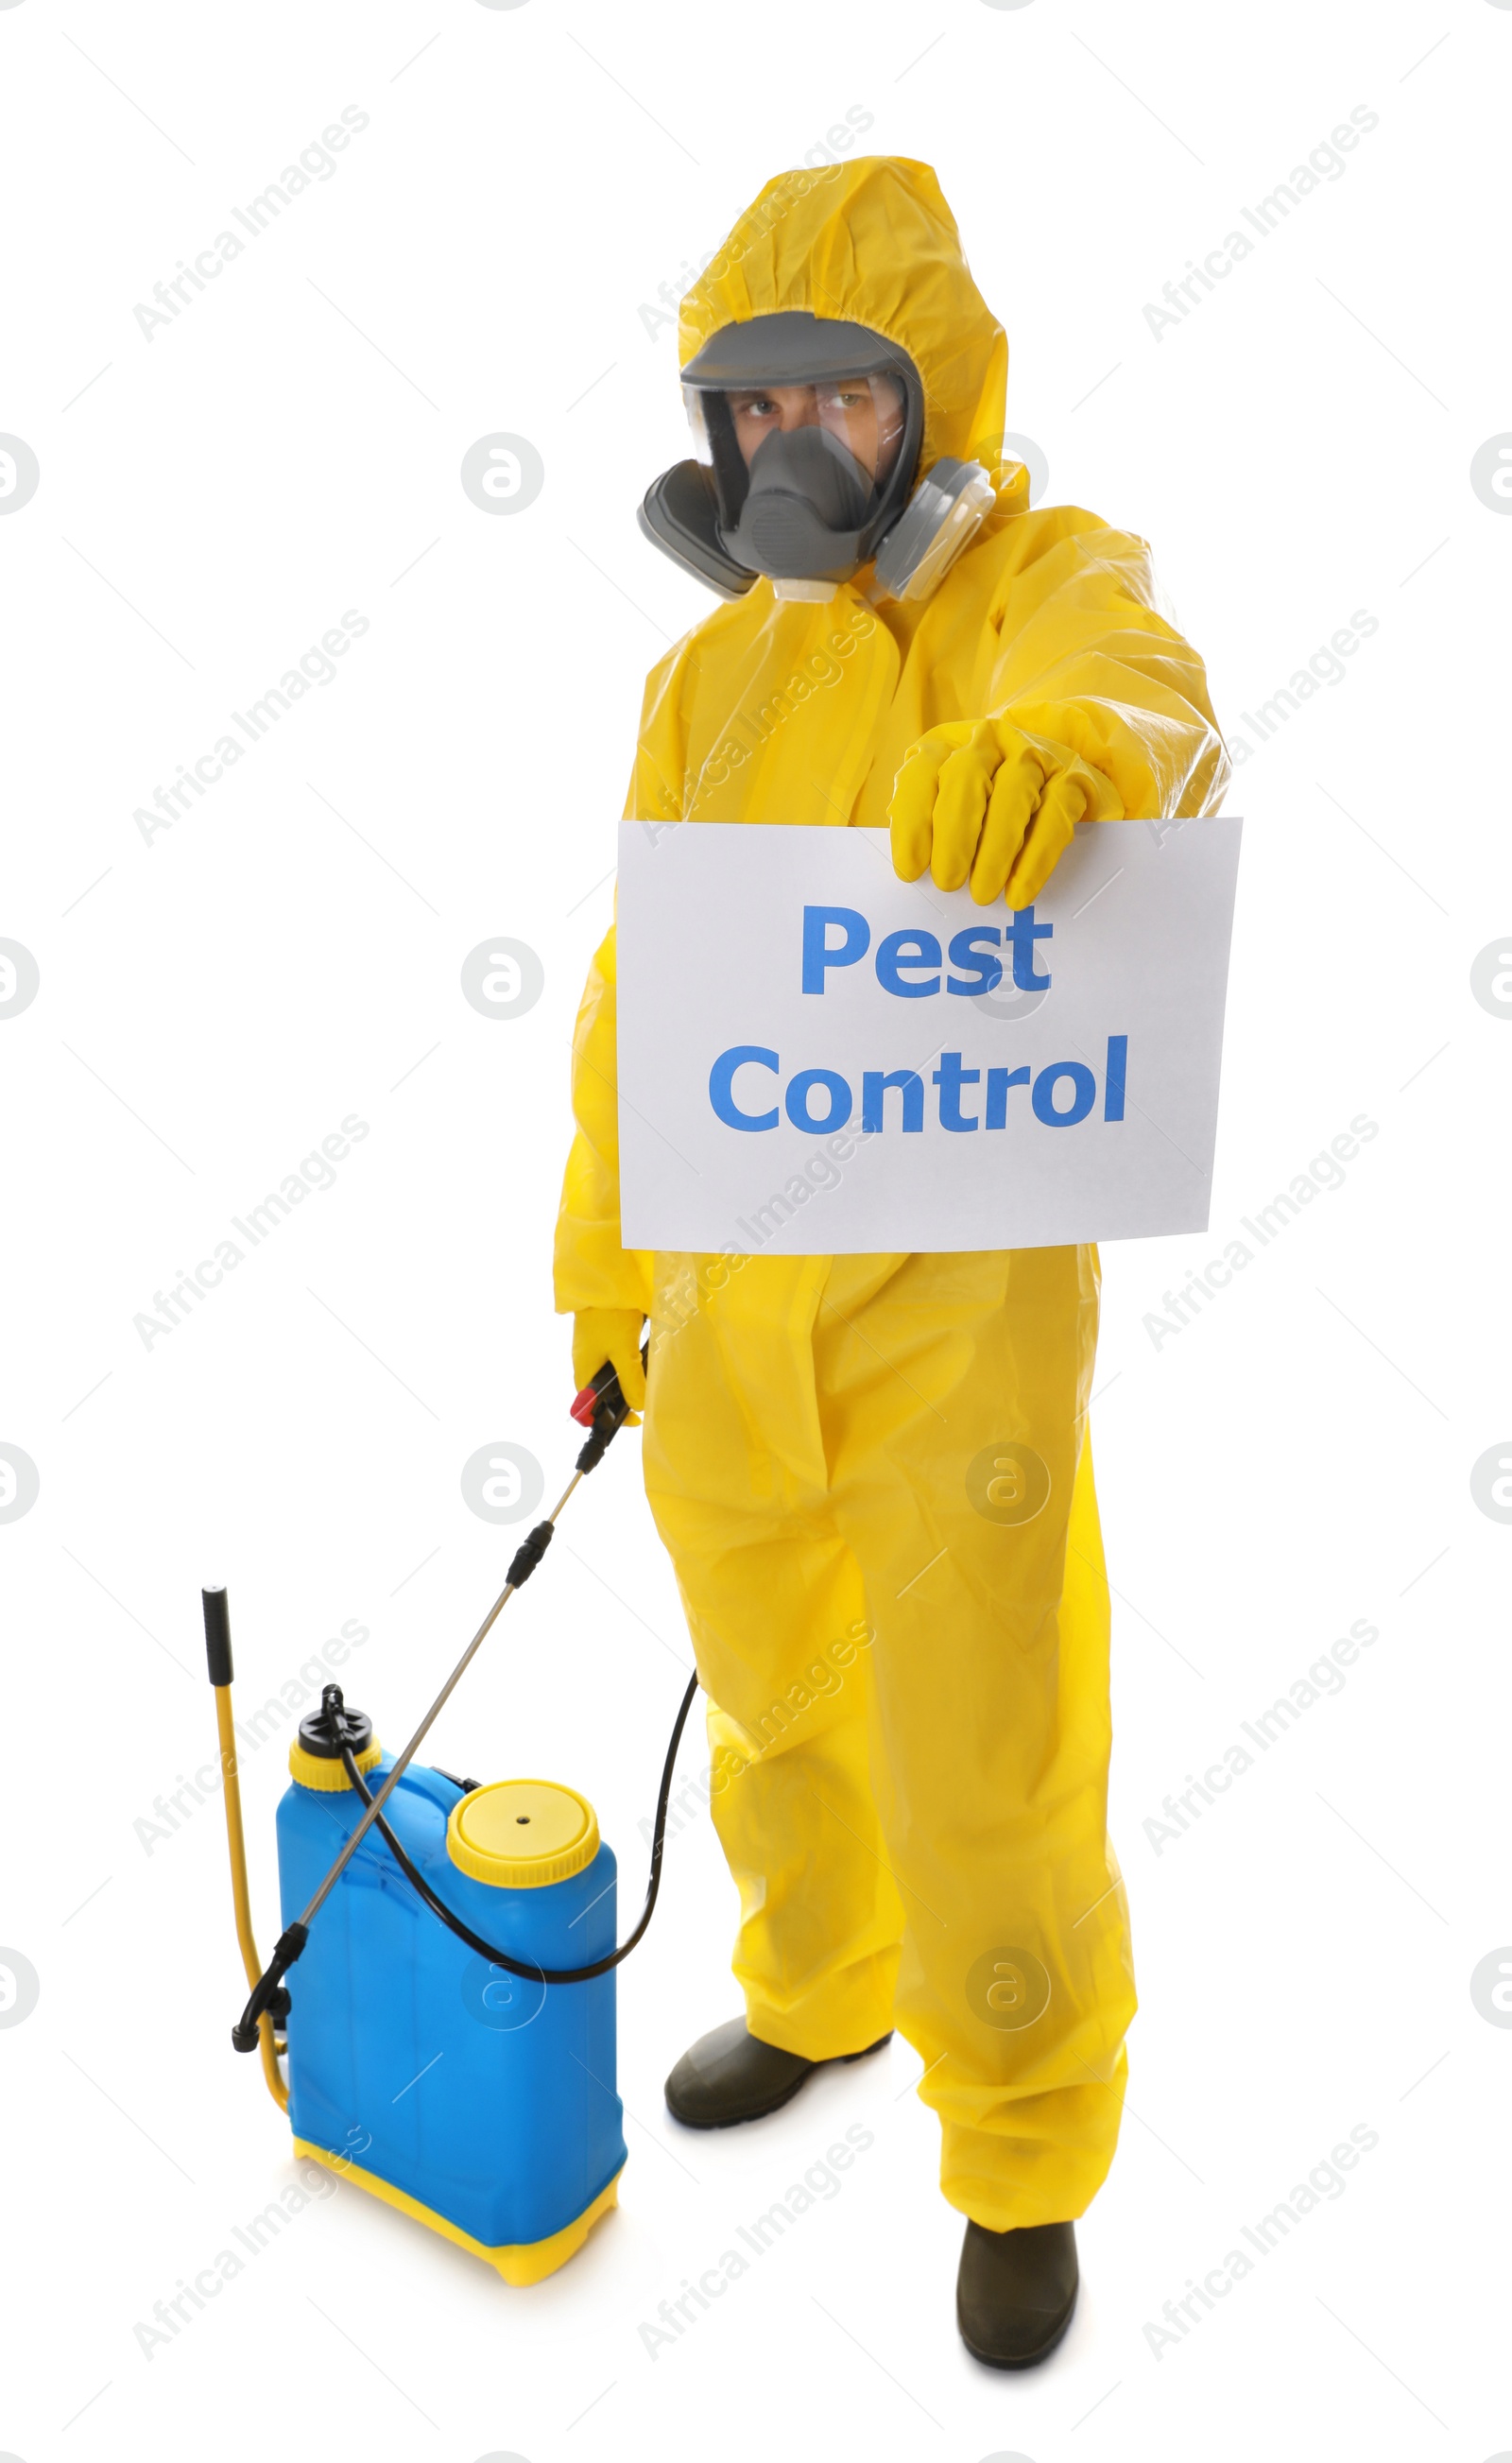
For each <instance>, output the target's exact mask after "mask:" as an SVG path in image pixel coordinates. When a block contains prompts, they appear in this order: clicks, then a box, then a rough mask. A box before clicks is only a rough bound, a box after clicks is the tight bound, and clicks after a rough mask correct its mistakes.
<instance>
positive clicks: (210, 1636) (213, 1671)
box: [200, 1590, 231, 1685]
mask: <svg viewBox="0 0 1512 2463" xmlns="http://www.w3.org/2000/svg"><path fill="white" fill-rule="evenodd" d="M200 1598H201V1600H202V1602H204V1606H205V1660H206V1662H207V1664H208V1667H209V1670H210V1683H211V1684H212V1685H229V1683H230V1681H231V1620H230V1614H229V1611H228V1610H227V1604H226V1593H225V1591H224V1590H220V1591H202V1592H201V1593H200Z"/></svg>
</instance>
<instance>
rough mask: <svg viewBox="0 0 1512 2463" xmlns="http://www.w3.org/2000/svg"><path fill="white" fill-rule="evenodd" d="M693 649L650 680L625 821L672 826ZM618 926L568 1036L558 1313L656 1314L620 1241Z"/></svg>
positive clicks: (632, 1252) (681, 650) (683, 649)
mask: <svg viewBox="0 0 1512 2463" xmlns="http://www.w3.org/2000/svg"><path fill="white" fill-rule="evenodd" d="M686 661H687V644H686V643H679V645H678V647H677V648H676V649H675V650H673V651H671V652H670V653H669V654H668V656H667V657H666V658H665V659H663V660H661V661H660V662H659V664H658V665H657V666H655V667H653V669H652V671H651V673H650V675H649V676H648V677H647V679H646V693H645V703H644V707H643V709H642V713H641V724H640V737H639V742H638V744H637V751H636V766H635V770H634V773H633V774H632V776H631V781H630V792H629V794H628V795H627V796H626V798H625V811H624V817H625V819H626V820H627V821H628V820H676V819H678V818H679V817H680V800H679V796H678V794H677V792H676V791H675V790H674V788H673V787H672V785H671V784H670V781H672V780H673V779H677V780H679V781H680V779H681V776H682V761H681V752H680V734H681V728H680V707H679V706H680V687H681V680H682V675H683V672H684V669H685V666H686ZM615 1028H616V962H615V927H614V926H613V925H611V926H610V927H609V930H608V931H607V932H606V933H605V935H604V938H603V940H602V941H601V942H600V944H599V947H598V948H597V950H596V951H595V952H594V962H593V965H592V966H591V967H590V969H589V970H588V982H587V984H586V985H585V987H584V990H583V998H582V1002H581V1005H580V1007H579V1009H578V1013H577V1025H576V1027H575V1029H574V1031H573V1035H572V1118H573V1121H574V1122H575V1123H576V1130H575V1134H574V1136H573V1139H572V1148H571V1150H570V1152H569V1154H568V1158H567V1171H566V1174H565V1176H564V1179H563V1182H562V1203H561V1207H560V1209H559V1210H558V1213H557V1218H556V1243H555V1259H554V1269H555V1289H556V1306H557V1310H558V1312H559V1313H563V1314H565V1313H567V1312H569V1311H571V1312H572V1313H573V1314H575V1313H576V1311H577V1310H579V1309H587V1308H629V1309H635V1308H638V1309H640V1310H641V1311H642V1312H643V1313H644V1314H646V1315H647V1316H649V1315H650V1312H651V1287H652V1262H651V1256H650V1253H649V1252H647V1251H645V1250H637V1249H626V1248H624V1247H623V1246H622V1245H621V1242H620V1237H619V1072H618V1059H617V1053H616V1032H615Z"/></svg>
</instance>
